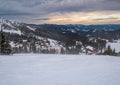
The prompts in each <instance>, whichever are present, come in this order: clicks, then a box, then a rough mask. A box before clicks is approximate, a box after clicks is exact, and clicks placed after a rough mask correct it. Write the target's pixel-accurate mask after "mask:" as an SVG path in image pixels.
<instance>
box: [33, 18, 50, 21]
mask: <svg viewBox="0 0 120 85" xmlns="http://www.w3.org/2000/svg"><path fill="white" fill-rule="evenodd" d="M34 20H38V21H39V20H50V18H38V19H34Z"/></svg>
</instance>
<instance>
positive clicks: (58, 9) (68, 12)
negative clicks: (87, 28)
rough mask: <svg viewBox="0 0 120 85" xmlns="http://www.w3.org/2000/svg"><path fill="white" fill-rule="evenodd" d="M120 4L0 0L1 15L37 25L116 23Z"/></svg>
mask: <svg viewBox="0 0 120 85" xmlns="http://www.w3.org/2000/svg"><path fill="white" fill-rule="evenodd" d="M119 4H120V0H0V16H2V17H5V18H9V19H14V20H20V21H23V22H27V23H37V24H39V23H57V24H69V23H77V24H81V23H83V24H91V23H92V24H94V22H95V20H97V21H98V23H104V22H105V23H116V22H117V23H119V20H120V17H119V16H118V15H119V14H120V5H119ZM108 15H109V16H110V17H107V16H108ZM103 20H104V21H103ZM100 21H101V22H100Z"/></svg>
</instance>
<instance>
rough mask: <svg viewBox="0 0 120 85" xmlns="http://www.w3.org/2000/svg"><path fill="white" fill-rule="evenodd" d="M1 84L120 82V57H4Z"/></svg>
mask: <svg viewBox="0 0 120 85" xmlns="http://www.w3.org/2000/svg"><path fill="white" fill-rule="evenodd" d="M0 85H120V57H112V56H95V55H88V56H86V55H43V54H16V55H13V56H0Z"/></svg>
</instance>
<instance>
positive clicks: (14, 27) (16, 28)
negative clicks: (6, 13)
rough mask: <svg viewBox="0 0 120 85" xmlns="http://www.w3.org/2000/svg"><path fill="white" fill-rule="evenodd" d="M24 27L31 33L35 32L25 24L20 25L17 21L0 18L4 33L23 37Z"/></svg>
mask: <svg viewBox="0 0 120 85" xmlns="http://www.w3.org/2000/svg"><path fill="white" fill-rule="evenodd" d="M22 27H24V29H28V30H31V31H34V30H35V29H34V28H31V27H29V26H27V25H26V24H24V23H19V22H16V21H11V20H6V19H4V18H0V30H1V28H2V30H3V32H6V33H11V34H12V33H13V34H18V35H22V34H23V32H22V30H24V29H23V28H22Z"/></svg>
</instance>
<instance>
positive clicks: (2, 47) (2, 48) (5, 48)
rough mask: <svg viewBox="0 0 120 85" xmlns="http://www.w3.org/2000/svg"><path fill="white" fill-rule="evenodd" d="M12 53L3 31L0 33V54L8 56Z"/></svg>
mask: <svg viewBox="0 0 120 85" xmlns="http://www.w3.org/2000/svg"><path fill="white" fill-rule="evenodd" d="M11 52H12V50H11V46H10V44H9V41H8V39H6V38H5V36H4V34H3V31H2V30H1V32H0V54H3V55H9V54H10V53H11Z"/></svg>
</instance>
